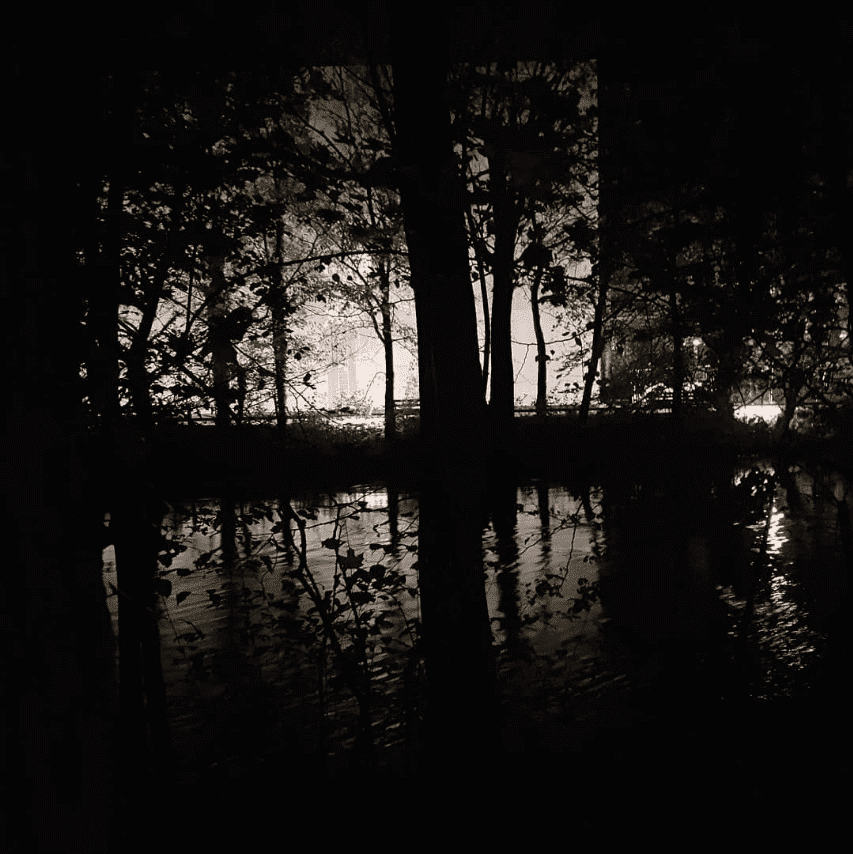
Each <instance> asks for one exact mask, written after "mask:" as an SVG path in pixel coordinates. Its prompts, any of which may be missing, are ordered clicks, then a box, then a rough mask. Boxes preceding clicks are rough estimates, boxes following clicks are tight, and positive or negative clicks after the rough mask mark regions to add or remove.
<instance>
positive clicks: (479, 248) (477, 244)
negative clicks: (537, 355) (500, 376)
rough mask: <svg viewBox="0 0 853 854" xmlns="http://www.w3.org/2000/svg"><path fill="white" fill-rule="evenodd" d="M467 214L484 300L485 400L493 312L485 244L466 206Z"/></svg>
mask: <svg viewBox="0 0 853 854" xmlns="http://www.w3.org/2000/svg"><path fill="white" fill-rule="evenodd" d="M465 213H466V216H467V218H468V231H469V234H470V239H471V242H472V244H473V246H474V258H475V259H476V261H477V278H478V280H479V282H480V298H481V299H482V301H483V400H486V395H487V394H488V390H489V361H490V360H491V354H492V324H491V313H490V311H489V289H488V287H487V286H486V262H485V259H484V257H483V254H484V249H485V247H484V244H483V241H482V240H480V238H479V237H478V236H477V234H476V231H475V229H474V217H473V216H472V215H471V209H470V208H469V207H467V206H466V211H465Z"/></svg>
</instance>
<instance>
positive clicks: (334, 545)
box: [320, 537, 341, 552]
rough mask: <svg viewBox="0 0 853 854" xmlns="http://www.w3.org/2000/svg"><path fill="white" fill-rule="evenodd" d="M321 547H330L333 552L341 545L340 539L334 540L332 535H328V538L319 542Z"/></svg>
mask: <svg viewBox="0 0 853 854" xmlns="http://www.w3.org/2000/svg"><path fill="white" fill-rule="evenodd" d="M320 545H322V546H323V548H326V549H331V550H332V551H333V552H336V551H337V550H338V549H339V548H340V547H341V541H340V540H336V539H335V538H334V537H329V539H328V540H323V542H322V543H321V544H320Z"/></svg>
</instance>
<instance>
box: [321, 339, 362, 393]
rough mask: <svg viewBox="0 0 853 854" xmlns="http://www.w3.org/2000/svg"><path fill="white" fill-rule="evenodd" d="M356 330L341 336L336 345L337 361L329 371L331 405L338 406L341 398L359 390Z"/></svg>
mask: <svg viewBox="0 0 853 854" xmlns="http://www.w3.org/2000/svg"><path fill="white" fill-rule="evenodd" d="M357 339H358V336H357V335H356V333H355V332H354V331H350V332H347V333H346V334H345V335H342V336H340V338H339V339H338V341H337V343H336V346H335V361H336V364H334V365H333V366H332V367H331V368H329V372H328V377H327V379H328V389H329V400H328V405H329V406H337V405H338V404H339V403H340V400H341V398H345V397H349V396H350V395H352V394H355V393H356V392H357V391H358V378H357V375H356V361H355V351H356V346H355V345H356V341H357Z"/></svg>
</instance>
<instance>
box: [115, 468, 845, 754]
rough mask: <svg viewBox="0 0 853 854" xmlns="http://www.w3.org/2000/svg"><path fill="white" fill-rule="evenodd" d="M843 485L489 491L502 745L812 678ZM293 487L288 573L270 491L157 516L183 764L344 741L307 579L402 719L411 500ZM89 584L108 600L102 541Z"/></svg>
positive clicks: (391, 715) (837, 550) (411, 664)
mask: <svg viewBox="0 0 853 854" xmlns="http://www.w3.org/2000/svg"><path fill="white" fill-rule="evenodd" d="M849 489H850V485H849V484H847V483H846V482H845V481H844V480H843V479H842V478H841V477H840V476H838V475H836V474H832V473H826V472H820V471H817V472H815V471H811V472H810V471H806V470H805V469H799V470H792V471H788V470H785V471H784V472H779V473H778V474H777V473H776V472H775V471H774V470H773V468H772V467H771V466H767V465H759V466H752V467H748V468H743V469H742V470H739V471H733V472H732V471H729V472H725V473H720V472H714V473H708V474H707V475H702V476H693V477H692V478H688V479H685V478H680V477H679V478H676V481H675V482H674V481H673V480H672V478H671V477H662V478H661V479H660V480H659V481H656V482H646V483H643V484H637V483H631V482H627V481H623V482H621V483H606V484H597V485H592V486H590V485H586V486H584V487H583V488H578V487H576V486H575V487H573V489H572V490H570V489H568V488H566V487H565V486H562V485H559V484H549V483H545V482H532V483H529V484H526V485H523V486H520V487H519V488H518V490H517V493H516V496H515V504H514V505H509V506H503V507H494V506H493V507H492V508H491V512H490V513H489V514H488V516H487V518H484V534H483V549H484V590H485V598H486V602H487V605H488V610H489V615H490V619H491V624H492V631H493V637H494V642H495V645H496V649H497V651H498V667H499V674H500V677H499V683H500V687H501V708H502V716H503V720H504V721H505V725H504V736H503V737H504V744H503V747H504V749H505V750H507V751H509V752H510V753H512V752H513V751H516V752H519V753H521V752H524V751H530V750H536V749H546V748H547V749H551V750H557V751H558V752H559V751H573V750H583V749H585V747H586V742H588V741H594V740H595V738H596V733H598V732H599V731H600V730H601V729H602V727H604V728H605V729H607V730H608V731H610V730H616V729H619V728H620V727H621V728H623V729H624V728H625V727H627V728H631V727H633V726H634V725H635V724H636V723H637V721H642V720H648V719H652V718H659V717H660V715H661V709H662V708H663V707H664V706H665V707H666V708H667V710H668V711H667V714H671V713H672V709H676V710H679V709H680V710H682V711H683V709H684V708H685V704H687V705H688V706H690V707H691V708H694V709H695V708H699V707H701V708H707V707H708V705H709V704H715V703H719V702H725V701H735V702H739V701H744V700H774V699H779V698H786V697H793V696H799V695H800V694H801V693H802V692H803V691H808V690H809V686H810V684H811V683H810V680H811V678H812V674H813V673H814V672H817V671H818V670H819V667H820V664H821V661H822V659H823V657H824V656H825V655H826V652H827V644H828V638H829V637H830V630H831V628H832V626H833V624H834V623H833V621H836V620H838V618H839V613H840V607H841V603H842V601H843V599H844V596H845V595H846V583H847V582H846V580H845V579H846V574H845V560H849V559H850V555H849V554H846V555H845V550H844V544H843V530H842V529H843V527H844V525H843V522H842V523H841V524H840V523H839V518H840V517H839V506H842V507H843V505H842V502H843V501H844V500H845V499H846V498H847V496H848V493H849ZM291 505H292V507H293V508H294V510H296V511H297V512H298V513H299V514H300V517H301V518H302V519H303V521H304V525H305V528H304V532H305V550H304V558H305V564H306V565H307V572H305V573H303V574H302V578H303V579H305V581H304V582H303V581H300V577H299V572H298V567H299V545H300V541H299V536H298V531H297V528H296V526H295V524H294V523H293V522H290V523H289V526H288V527H289V528H290V529H291V530H292V531H293V532H294V535H295V536H294V541H295V544H296V547H297V548H296V549H295V550H294V549H293V548H291V547H289V546H288V544H287V541H286V537H284V536H283V527H284V526H285V523H284V522H283V521H282V519H281V517H280V515H279V513H278V504H277V502H275V501H270V502H261V501H256V502H244V503H243V504H241V505H238V506H237V507H236V508H235V510H236V513H235V515H234V516H233V517H232V516H229V514H223V513H222V510H221V506H220V503H219V502H218V501H217V500H216V499H214V498H210V499H198V500H196V501H194V502H190V503H185V504H184V505H181V506H178V505H175V506H174V507H173V509H172V512H171V513H170V514H169V516H168V517H167V518H166V520H165V527H166V530H167V532H168V535H169V536H170V538H171V539H172V540H173V541H174V542H175V543H176V544H177V545H179V546H180V547H182V548H183V551H181V552H180V553H179V554H178V555H177V556H176V557H175V558H174V559H173V561H172V563H171V565H169V566H168V567H166V566H164V567H162V569H161V577H162V578H164V579H168V580H169V581H170V582H171V590H170V593H169V595H168V596H165V597H163V598H162V610H161V615H160V634H161V643H162V660H163V667H164V673H165V678H166V684H167V690H168V693H169V698H170V714H171V723H172V728H173V733H174V742H175V746H176V750H177V753H178V757H179V760H180V762H181V763H183V766H184V767H187V768H189V767H194V768H203V767H212V766H216V765H222V764H223V763H228V762H229V761H237V760H236V758H235V757H238V756H239V757H240V760H239V761H240V762H242V763H244V764H245V763H246V762H248V763H249V764H251V762H252V761H254V759H253V757H254V758H257V760H258V761H261V760H262V758H263V757H269V756H282V757H284V756H287V757H289V758H290V760H292V757H293V756H294V755H299V754H303V755H308V754H316V753H317V752H318V751H320V752H323V753H324V754H326V755H328V756H332V757H334V756H336V755H344V754H346V752H347V751H348V750H349V749H350V747H351V745H352V740H353V732H354V728H355V720H356V714H357V710H356V707H355V703H354V701H353V697H352V694H351V692H350V691H348V690H347V687H346V685H345V684H344V683H343V681H342V680H341V677H340V674H339V673H337V672H336V668H335V667H334V661H333V654H332V650H331V649H330V646H329V641H328V637H327V636H324V633H323V631H322V630H321V628H320V625H319V621H318V617H317V613H316V610H315V609H313V610H312V607H311V602H310V601H309V599H310V597H309V595H308V594H307V593H306V592H305V591H306V588H305V587H304V586H303V583H308V584H310V585H313V589H314V590H316V592H317V595H319V596H320V597H321V598H322V597H325V600H324V601H325V602H326V603H327V605H328V607H329V608H330V609H333V610H332V611H330V613H332V616H333V619H334V625H335V631H336V634H337V637H338V639H339V641H340V643H341V645H342V647H343V648H344V649H350V650H354V649H355V647H354V646H353V643H354V642H355V641H354V638H356V637H358V631H359V630H361V629H363V630H364V633H363V634H362V635H361V637H362V638H366V641H365V647H364V661H365V662H366V665H367V666H368V667H369V673H370V682H371V691H372V693H373V696H374V698H375V699H374V702H373V709H372V717H373V731H374V739H375V740H376V742H377V744H378V745H380V746H384V747H387V748H389V749H393V748H394V747H395V746H400V745H404V744H405V743H406V742H407V741H411V739H412V737H413V736H412V732H413V724H412V720H413V717H414V718H416V717H417V714H418V689H417V683H418V675H419V673H420V670H419V661H418V656H417V653H416V651H415V650H416V648H415V638H416V635H417V631H418V625H419V620H420V600H419V595H418V590H417V563H416V561H417V526H418V505H417V499H416V497H415V496H412V495H398V494H396V493H389V492H388V491H387V490H386V489H385V488H383V487H382V486H381V485H371V486H365V487H363V488H358V489H354V490H353V491H352V492H349V493H339V494H335V495H327V494H319V495H313V496H308V495H305V496H301V497H300V498H299V499H298V500H296V499H295V500H292V501H291ZM848 518H849V511H848ZM223 532H224V533H223ZM105 581H106V582H107V585H108V591H109V593H110V597H109V603H110V607H111V608H112V610H113V614H114V619H115V614H116V598H115V595H113V590H114V585H115V567H114V562H113V555H112V550H111V549H109V550H107V551H106V552H105ZM335 601H338V602H340V603H341V607H340V608H339V609H338V610H337V611H336V612H335V611H334V605H333V603H334V602H335ZM116 628H117V627H116ZM324 637H325V639H324ZM661 686H665V689H664V690H663V692H662V691H661ZM661 697H663V698H664V699H663V700H662V699H661ZM691 704H692V705H691Z"/></svg>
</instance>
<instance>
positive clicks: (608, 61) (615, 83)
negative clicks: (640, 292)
mask: <svg viewBox="0 0 853 854" xmlns="http://www.w3.org/2000/svg"><path fill="white" fill-rule="evenodd" d="M616 67H617V63H616V62H615V59H614V58H613V57H610V56H608V55H605V56H602V57H601V58H600V59H599V62H598V99H599V115H600V118H599V123H598V127H599V145H598V150H599V158H598V171H599V183H598V258H597V259H596V265H595V266H596V273H597V278H598V292H597V294H596V300H595V315H594V318H593V327H592V348H591V350H590V356H589V363H588V365H587V371H586V374H585V377H584V388H583V397H582V398H581V406H580V411H579V413H578V423H579V424H581V425H583V424H586V422H587V420H588V418H589V410H590V406H591V405H592V393H593V389H594V387H595V379H596V376H597V375H598V367H599V363H600V362H601V358H602V355H603V353H604V347H605V343H606V339H605V334H604V332H605V330H604V318H605V316H606V314H607V299H608V290H609V287H610V279H611V277H612V275H613V273H614V270H615V263H614V262H615V258H614V255H615V243H616V240H615V238H616V229H617V228H618V220H619V211H618V205H619V177H620V165H619V159H618V151H619V145H620V142H622V141H623V140H624V135H623V134H622V129H623V126H624V124H625V120H626V119H625V116H626V100H627V99H626V95H625V86H624V83H622V82H621V81H620V80H619V79H618V78H617V77H615V76H614V74H613V72H614V71H615V70H616ZM606 379H607V378H606V377H605V380H606ZM605 396H606V387H602V397H605Z"/></svg>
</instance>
